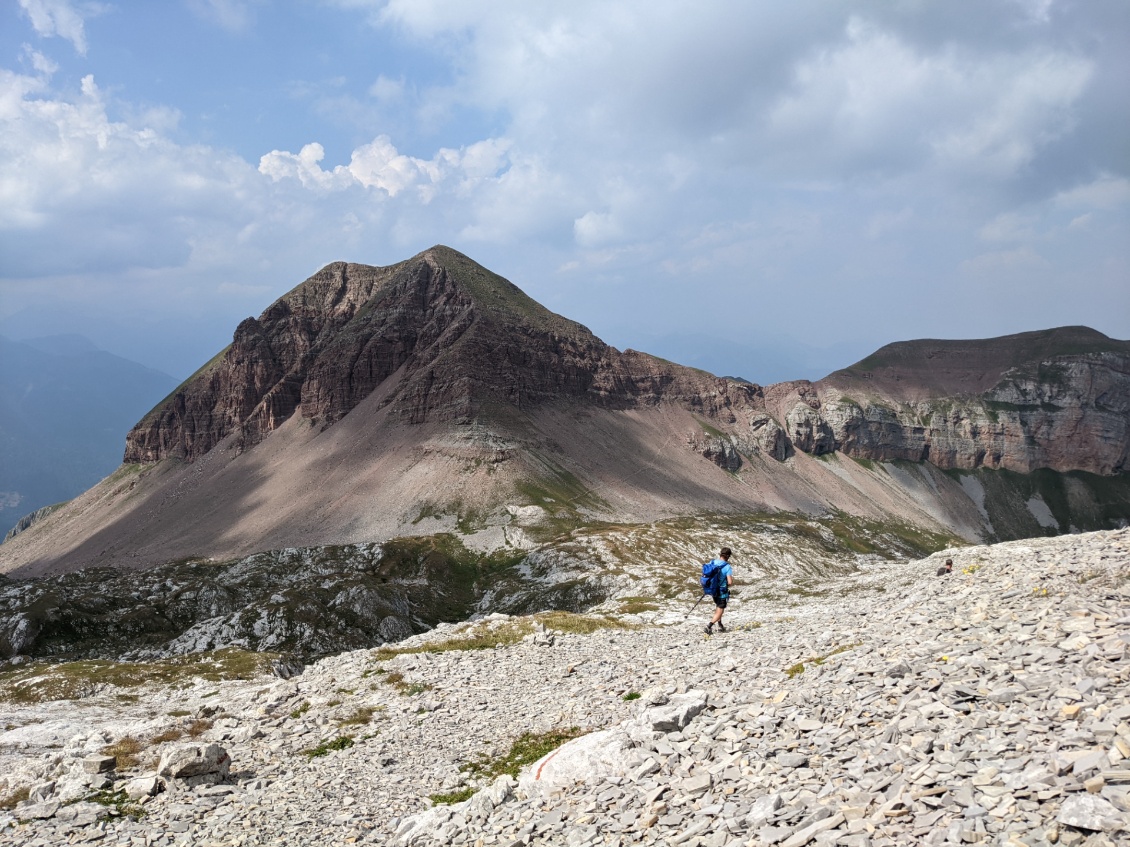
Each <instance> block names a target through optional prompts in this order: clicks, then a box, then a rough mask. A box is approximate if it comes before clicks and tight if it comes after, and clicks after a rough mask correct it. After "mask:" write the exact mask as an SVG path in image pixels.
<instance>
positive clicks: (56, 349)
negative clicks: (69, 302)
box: [0, 334, 179, 538]
mask: <svg viewBox="0 0 1130 847" xmlns="http://www.w3.org/2000/svg"><path fill="white" fill-rule="evenodd" d="M178 383H179V380H177V379H175V378H174V377H172V376H169V374H166V373H162V372H161V371H156V370H153V369H152V368H147V367H145V366H144V365H141V364H138V363H137V362H132V361H130V360H129V359H123V358H122V357H120V356H115V355H114V354H112V353H107V352H106V351H105V350H100V349H99V348H98V347H97V346H96V345H95V344H94V342H92V341H91V340H90V339H88V338H86V337H85V336H82V335H73V334H71V335H54V336H49V337H44V338H32V339H26V340H23V341H12V340H11V339H9V338H6V337H4V336H0V538H2V537H3V534H4V533H5V532H6V531H7V530H8V528H9V527H11V526H13V525H15V523H16V521H18V520H19V519H20V518H21V517H23V516H24V515H26V514H28V513H29V512H33V511H35V510H36V509H39V508H41V507H43V506H49V505H51V504H53V503H58V502H60V501H63V500H69V499H71V498H72V497H75V496H76V495H78V494H81V493H82V492H83V491H86V490H87V489H88V488H90V487H91V486H92V485H94V484H95V483H96V482H98V481H99V480H100V479H102V478H103V477H105V476H107V475H108V474H110V473H111V472H113V470H114V469H115V468H117V467H118V465H119V464H121V461H122V453H123V451H124V448H125V439H126V433H127V432H128V431H129V429H130V427H132V426H133V425H134V424H135V423H136V422H137V421H138V420H139V419H140V418H141V416H142V415H144V414H145V413H146V412H147V411H149V409H151V408H152V407H153V406H154V405H155V404H156V403H157V402H158V401H160V400H161V398H163V397H164V396H165V395H167V394H168V393H169V392H170V391H172V390H173V389H174V388H175V387H176V386H177V384H178Z"/></svg>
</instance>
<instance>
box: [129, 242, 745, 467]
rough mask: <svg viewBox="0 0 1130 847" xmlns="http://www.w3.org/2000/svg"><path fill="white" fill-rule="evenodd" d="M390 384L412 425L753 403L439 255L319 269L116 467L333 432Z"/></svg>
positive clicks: (137, 435) (132, 442)
mask: <svg viewBox="0 0 1130 847" xmlns="http://www.w3.org/2000/svg"><path fill="white" fill-rule="evenodd" d="M392 378H395V388H394V389H393V390H392V391H391V392H390V394H389V396H388V397H387V399H386V400H385V402H386V403H391V404H393V406H394V408H395V409H396V410H397V411H398V412H399V414H400V416H401V418H402V419H403V420H405V421H407V422H410V423H415V424H420V423H424V422H426V421H429V420H438V421H455V422H468V421H470V420H471V419H473V418H474V417H475V416H476V415H477V414H479V412H480V410H481V409H482V407H483V406H484V404H491V403H501V404H504V405H508V406H513V407H516V408H519V409H530V408H533V407H535V406H537V405H540V404H542V403H546V402H557V401H561V400H563V399H570V398H571V399H574V400H576V399H584V400H587V401H589V402H593V403H596V404H598V405H603V406H609V407H614V408H625V407H630V406H633V405H636V404H641V403H642V404H648V403H655V402H658V401H659V400H661V399H670V398H676V399H678V400H680V401H682V402H684V403H686V404H687V405H688V406H690V407H696V408H701V409H702V410H703V411H704V412H705V413H707V414H711V415H714V414H716V413H718V412H719V411H720V410H721V409H724V408H726V407H728V406H731V405H733V404H734V402H743V403H745V402H748V401H749V400H750V399H753V398H755V397H756V396H757V395H758V389H757V388H756V387H755V386H744V385H740V384H738V383H732V382H727V381H725V380H718V379H713V378H710V377H709V376H707V375H705V374H702V373H701V372H697V371H693V370H691V369H689V368H683V367H681V366H678V365H672V364H669V363H666V362H662V361H661V360H658V359H655V358H653V357H651V356H647V355H644V354H640V353H634V352H632V351H628V352H626V353H620V352H619V351H617V350H615V349H613V348H611V347H609V346H608V345H606V344H604V343H603V342H601V341H600V340H599V339H598V338H596V337H595V336H594V335H593V334H592V333H591V332H589V331H588V330H587V329H585V328H584V327H582V326H580V325H579V324H576V323H573V322H572V321H567V320H565V319H564V318H561V317H559V316H557V315H554V314H552V313H551V312H549V311H548V310H546V309H544V308H543V307H541V306H540V305H538V304H537V303H535V302H534V301H532V300H530V299H529V298H528V297H527V296H526V295H525V294H523V293H522V292H521V291H519V290H518V289H517V288H516V287H515V286H513V285H511V284H510V283H509V282H507V281H506V280H504V279H502V278H501V277H497V276H495V275H493V274H490V273H489V272H488V271H486V270H485V269H483V268H481V267H479V266H478V265H475V264H474V263H473V262H471V261H470V260H468V259H467V258H466V257H464V256H461V255H459V254H458V253H455V252H454V251H452V250H448V249H447V248H441V247H437V248H433V249H432V250H429V251H427V252H426V253H423V254H421V255H420V256H417V257H416V258H414V259H412V260H409V261H408V262H404V263H401V264H399V265H393V266H391V267H388V268H374V267H368V266H365V265H350V264H345V263H336V264H333V265H329V266H327V267H326V268H324V269H323V270H321V271H320V272H318V273H317V274H315V275H314V276H313V277H311V278H310V279H308V280H307V281H306V282H304V283H302V284H301V285H300V286H298V288H296V289H294V290H293V291H291V292H290V293H289V294H287V295H286V296H284V297H282V298H281V299H280V300H278V301H277V302H276V303H274V304H273V305H272V306H271V307H270V308H268V309H267V310H266V311H265V312H264V313H263V314H262V315H261V316H260V317H259V319H258V320H256V319H254V318H248V319H247V320H245V321H243V322H242V323H241V324H240V325H239V327H238V328H237V329H236V332H235V336H234V338H233V339H232V344H231V346H230V347H229V348H228V349H227V350H226V351H225V352H224V353H223V354H221V356H220V357H218V359H217V360H216V361H214V362H213V363H211V364H210V365H209V366H207V367H206V368H205V369H203V370H202V371H201V372H200V373H199V374H197V375H196V376H194V377H192V378H191V379H190V380H188V381H187V382H186V383H184V384H183V385H181V386H180V388H179V389H178V390H177V391H176V393H175V394H174V395H173V396H172V397H170V398H169V399H168V400H166V401H165V402H164V403H163V404H162V405H161V406H159V407H157V408H156V409H154V410H153V411H152V412H151V413H150V414H149V415H147V416H146V418H145V419H144V420H142V421H141V422H140V423H139V424H138V425H137V426H136V427H134V429H133V431H132V432H130V434H129V436H128V437H127V442H126V452H125V458H124V461H125V462H127V463H130V462H141V463H149V462H155V461H160V460H161V459H163V458H166V457H169V456H177V457H181V458H184V459H188V460H190V461H191V460H193V459H196V458H199V457H200V456H202V455H204V454H205V453H207V452H208V451H209V450H210V449H212V447H214V446H215V445H216V444H218V443H219V442H220V441H221V440H222V439H224V438H225V437H226V436H228V435H229V434H231V433H238V436H239V439H240V442H241V444H242V445H243V446H244V447H245V448H246V447H250V446H253V445H255V444H257V443H258V442H260V441H261V440H262V439H263V438H264V437H265V436H266V435H267V434H269V433H270V432H272V431H274V430H275V429H277V428H278V427H279V426H280V425H281V424H282V423H283V422H284V421H285V420H286V419H287V418H289V417H290V416H291V415H292V414H294V413H295V412H296V411H297V412H299V413H300V414H301V415H302V417H303V418H306V419H308V420H310V421H313V422H314V423H316V424H319V425H327V424H333V423H335V422H336V421H338V420H340V419H341V418H342V417H344V416H345V415H346V414H348V413H349V412H350V411H351V410H352V409H353V408H354V407H356V406H357V404H358V403H360V402H361V401H362V400H364V399H365V398H366V397H368V396H369V395H370V394H372V393H373V391H375V390H376V389H377V388H378V387H380V386H381V385H382V384H384V383H385V381H386V380H389V379H392Z"/></svg>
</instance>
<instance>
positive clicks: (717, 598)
mask: <svg viewBox="0 0 1130 847" xmlns="http://www.w3.org/2000/svg"><path fill="white" fill-rule="evenodd" d="M732 555H733V553H732V552H731V551H730V548H729V547H723V548H722V549H721V550H719V551H718V558H717V559H712V560H711V561H709V562H707V564H708V565H715V566H717V576H716V577H715V579H714V585H713V590H712V591H711V593H710V596H711V597H712V598H713V599H714V617H713V618H711V619H710V623H708V624H707V625H706V627H705V629H704V631H705V632H706V634H707V635H713V634H714V625H715V624H718V631H719V632H725V631H726V625H725V624H724V623H722V613H723V612H725V611H726V603H727V602H728V601H729V599H730V586H731V585H733V584H734V571H733V568H731V567H730V556H732Z"/></svg>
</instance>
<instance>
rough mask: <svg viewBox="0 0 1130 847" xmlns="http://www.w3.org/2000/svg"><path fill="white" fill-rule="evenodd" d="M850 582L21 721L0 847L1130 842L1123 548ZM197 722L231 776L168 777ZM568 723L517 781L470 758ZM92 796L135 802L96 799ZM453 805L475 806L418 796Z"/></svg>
mask: <svg viewBox="0 0 1130 847" xmlns="http://www.w3.org/2000/svg"><path fill="white" fill-rule="evenodd" d="M947 557H952V558H953V559H954V564H955V567H954V572H953V574H952V575H951V576H947V577H937V576H935V571H936V568H937V566H938V565H939V564H940V563H941V561H943V560H944V559H945V558H947ZM857 587H858V590H854V591H853V590H852V587H851V584H850V583H846V582H841V583H839V584H838V586H837V591H836V592H835V596H834V597H827V598H811V601H810V602H806V603H805V604H804V605H801V606H797V607H794V608H790V609H785V608H783V607H781V606H779V605H771V604H768V603H760V602H758V601H757V599H756V598H755V595H756V584H755V583H754V584H746V585H745V586H743V590H742V593H741V594H739V597H740V598H741V601H740V602H737V603H734V604H733V605H732V606H731V609H730V610H729V612H728V613H727V616H726V617H727V621H728V622H729V623H730V631H729V632H727V633H725V634H719V635H715V636H713V637H710V638H707V637H705V636H703V635H702V634H701V631H700V627H701V623H702V622H701V621H696V620H695V619H693V618H692V619H691V620H687V621H683V620H682V613H681V612H676V611H674V610H669V611H668V612H667V613H666V614H665V615H659V616H658V619H657V620H653V621H652V622H651V623H649V624H647V625H646V626H644V625H641V626H639V628H636V629H617V628H605V629H597V630H596V631H594V632H590V633H586V634H582V633H577V632H568V631H563V630H564V629H567V627H563V628H562V629H560V630H558V631H554V632H534V633H531V634H530V635H529V636H527V637H526V638H524V639H522V640H520V641H519V642H518V643H515V644H511V645H509V646H505V647H498V648H496V649H488V650H449V651H447V652H438V653H426V652H425V653H411V652H400V653H399V654H397V655H395V656H393V657H392V658H387V654H385V656H384V657H382V656H380V655H378V653H377V651H356V652H352V653H347V654H342V655H339V656H336V657H333V658H330V659H325V660H322V661H320V662H318V663H317V664H315V665H312V666H310V667H308V668H307V669H306V670H305V671H304V672H303V673H302V674H301V675H299V676H297V677H295V678H293V679H291V680H286V681H276V682H272V683H269V684H266V683H264V682H263V681H259V682H257V683H256V682H229V683H220V684H215V683H210V684H209V683H198V684H196V685H195V686H194V687H191V688H186V689H182V690H161V691H154V692H151V693H147V694H146V695H145V696H144V697H143V698H142V700H141V701H139V702H138V703H125V702H122V701H121V700H119V699H116V698H115V697H114V696H113V695H112V693H109V692H108V693H104V694H100V695H98V696H95V697H91V698H87V699H85V700H81V701H71V702H65V703H64V702H53V703H46V704H38V705H36V706H35V707H30V706H20V705H15V706H13V707H12V708H11V709H6V711H8V712H9V713H10V717H9V718H8V719H7V723H8V726H9V728H8V729H7V730H6V731H5V732H4V733H3V735H0V774H7V776H0V792H3V791H5V790H7V791H14V790H16V789H19V788H20V786H21V785H22V786H24V787H25V788H27V792H26V793H27V795H28V796H27V799H25V800H23V801H22V802H21V803H20V804H19V805H17V806H16V807H15V808H14V809H13V810H12V811H11V812H8V813H0V843H3V844H21V845H26V847H46V845H56V844H68V843H86V842H97V843H99V844H121V845H125V844H130V845H133V844H136V845H150V844H161V845H166V844H168V845H173V844H194V845H251V844H276V843H287V844H319V845H321V844H339V843H353V842H369V843H378V844H397V845H403V847H423V846H424V845H448V844H454V845H475V847H479V845H483V846H484V847H486V845H492V846H493V845H500V847H512V845H570V847H596V845H629V844H657V845H703V847H736V845H762V844H770V845H785V846H786V847H801V845H808V844H815V845H849V846H851V847H855V846H856V845H859V846H860V847H862V846H863V845H875V847H878V845H905V844H931V845H933V844H939V845H941V844H954V845H956V844H978V843H982V844H994V845H996V844H999V845H1012V844H1016V845H1021V844H1023V845H1028V846H1029V847H1037V845H1040V847H1042V845H1050V844H1057V845H1069V846H1071V847H1073V846H1074V845H1095V846H1096V847H1097V846H1098V845H1119V844H1127V843H1130V530H1118V531H1112V532H1101V533H1093V534H1089V535H1077V536H1063V537H1058V538H1049V539H1036V540H1027V541H1022V542H1010V543H1007V544H1000V545H996V546H992V547H970V548H962V549H956V550H950V551H947V552H945V553H941V554H937V555H935V556H933V557H930V558H929V559H927V560H924V561H921V562H912V563H903V564H901V565H876V566H875V569H874V570H873V571H871V572H869V573H866V574H861V576H860V579H859V581H858V586H857ZM877 588H882V589H884V590H876V589H877ZM700 611H701V608H700ZM516 623H517V619H507V618H505V617H503V616H492V617H491V618H487V619H485V620H482V621H479V622H477V623H476V624H474V625H473V626H468V625H461V626H458V627H441V628H440V629H439V631H436V632H433V633H428V634H426V635H424V636H417V637H415V638H413V639H410V640H409V641H406V642H403V643H402V644H400V645H398V647H399V648H400V649H401V650H405V649H412V648H418V647H422V646H424V645H427V644H432V645H437V644H439V643H440V642H441V641H444V640H445V639H451V638H452V637H453V636H458V635H461V634H462V635H468V634H479V635H482V634H483V633H486V632H490V631H497V632H501V631H504V630H506V628H508V627H513V626H515V625H516ZM209 686H210V687H209ZM209 710H211V711H209ZM170 712H172V713H173V714H170ZM186 712H187V713H188V714H185V713H186ZM205 714H207V720H204V719H203V718H202V715H205ZM36 721H38V722H36ZM178 722H179V723H178ZM188 722H191V723H192V726H193V727H195V728H196V729H197V730H199V729H200V727H201V726H204V725H206V728H205V729H203V730H200V731H199V737H198V738H195V739H194V740H193V743H196V744H198V745H199V746H200V748H201V750H199V751H198V753H199V755H200V756H204V755H205V754H204V752H203V750H204V749H207V748H208V745H212V747H215V748H218V749H219V750H220V751H222V753H223V754H225V755H227V756H230V759H231V761H230V772H228V773H227V775H226V777H220V776H217V777H215V778H209V779H204V780H195V781H196V782H198V783H199V784H195V785H194V784H193V782H194V780H192V779H185V778H181V777H178V776H174V775H172V774H173V772H172V771H171V770H170V769H169V768H168V767H163V768H161V772H158V765H157V763H156V762H155V759H156V758H157V757H161V759H162V761H163V762H165V763H168V762H172V761H174V760H179V759H178V756H180V757H181V758H183V757H184V754H183V752H182V753H178V754H176V755H174V754H173V752H172V751H174V750H175V749H178V745H179V747H180V748H183V746H184V745H185V744H186V743H187V742H186V740H185V739H184V738H181V739H179V740H168V741H159V740H158V739H161V738H171V736H173V735H175V731H174V730H177V728H178V727H179V728H180V729H182V730H183V729H185V728H186V726H187V725H188ZM574 727H575V728H576V731H577V732H578V733H580V734H579V737H577V738H575V739H574V740H572V741H569V742H567V743H566V744H564V746H561V747H559V748H558V749H556V750H554V751H552V752H550V753H548V754H547V755H545V756H543V758H542V759H540V760H539V761H536V762H534V763H533V764H532V765H528V766H527V767H526V768H524V769H523V770H522V771H521V772H520V773H519V774H518V776H517V779H515V778H514V777H513V776H511V775H510V774H506V773H503V774H501V775H496V774H494V773H491V772H490V771H489V769H484V768H483V767H481V765H482V763H484V762H492V761H493V762H497V761H501V760H502V759H503V758H505V756H506V754H507V751H508V750H510V749H511V744H512V743H513V742H515V740H517V739H519V738H522V737H537V736H538V735H539V734H541V733H546V732H548V731H550V730H560V729H565V730H568V729H571V728H574ZM80 729H81V731H80ZM127 737H128V738H135V739H142V740H143V741H146V744H148V746H147V747H146V748H145V749H144V750H142V751H141V752H139V753H138V756H139V757H140V760H141V761H140V762H139V764H137V765H136V766H135V767H134V768H133V769H132V770H128V771H127V772H124V773H121V774H120V775H115V772H113V771H111V772H109V773H107V772H106V771H105V770H104V765H97V763H96V762H94V761H92V760H93V759H96V758H97V754H98V752H99V751H100V750H101V749H103V747H104V745H108V744H111V743H112V742H113V743H119V744H120V742H121V739H123V738H127ZM212 755H213V758H217V757H219V754H218V753H216V752H215V751H212ZM147 756H148V757H149V759H148V760H147V759H146V757H147ZM475 763H478V764H479V765H480V767H475V766H474V765H475ZM117 764H118V769H119V770H124V769H123V767H122V762H121V760H120V758H119V760H118V762H117ZM227 764H228V763H226V762H225V763H224V765H225V766H226V765H227ZM96 765H97V767H96ZM469 765H470V766H469ZM88 771H93V772H92V773H91V772H88ZM4 779H6V780H7V788H6V789H5V786H4V784H3V782H2V780H4ZM52 783H53V784H52ZM107 783H110V784H109V785H107ZM79 785H82V786H85V788H83V789H80V788H79V787H78V786H79ZM95 785H97V786H103V791H102V795H101V796H102V797H103V799H104V798H105V797H106V795H107V794H108V793H110V792H112V791H115V790H117V789H119V788H121V789H123V790H128V792H129V793H128V795H127V794H124V793H123V794H120V795H117V796H118V797H119V798H125V799H128V801H129V802H128V804H127V803H124V802H123V803H119V804H118V805H117V806H113V805H111V806H100V805H98V804H96V803H92V802H90V801H89V799H88V798H89V794H90V792H91V791H93V786H95ZM460 789H463V790H464V791H463V793H464V795H465V794H468V793H470V792H471V790H472V789H477V790H476V791H475V792H474V793H473V794H470V797H469V799H465V800H463V801H462V802H456V803H452V804H450V805H445V804H437V805H433V803H432V801H431V800H430V799H428V798H429V797H430V796H432V795H443V794H446V795H448V796H447V797H446V798H443V799H458V797H459V796H460V795H459V794H458V793H457V792H459V791H460ZM84 791H85V792H86V793H83V792H84ZM64 797H65V798H66V799H78V800H79V802H78V803H73V804H71V805H66V799H63V798H64ZM108 813H109V816H107V814H108Z"/></svg>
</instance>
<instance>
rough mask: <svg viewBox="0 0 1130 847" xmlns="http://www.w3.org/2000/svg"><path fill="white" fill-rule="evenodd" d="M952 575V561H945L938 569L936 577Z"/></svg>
mask: <svg viewBox="0 0 1130 847" xmlns="http://www.w3.org/2000/svg"><path fill="white" fill-rule="evenodd" d="M951 573H953V559H946V563H945V564H944V565H942V566H941V567H940V568H938V576H948V575H949V574H951Z"/></svg>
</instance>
